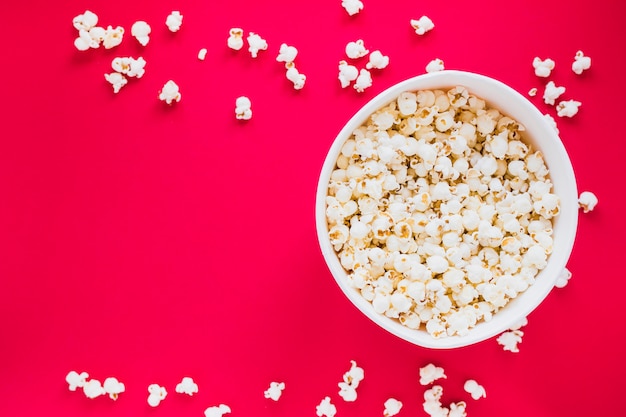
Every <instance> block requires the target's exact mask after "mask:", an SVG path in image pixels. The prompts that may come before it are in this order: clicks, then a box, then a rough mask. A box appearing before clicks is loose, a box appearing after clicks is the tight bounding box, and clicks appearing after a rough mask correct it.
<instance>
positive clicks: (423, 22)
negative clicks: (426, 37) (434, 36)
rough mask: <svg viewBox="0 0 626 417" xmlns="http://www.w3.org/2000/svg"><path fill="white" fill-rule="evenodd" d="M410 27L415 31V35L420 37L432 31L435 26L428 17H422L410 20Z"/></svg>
mask: <svg viewBox="0 0 626 417" xmlns="http://www.w3.org/2000/svg"><path fill="white" fill-rule="evenodd" d="M411 27H412V28H413V29H415V33H417V34H418V35H420V36H421V35H423V34H425V33H426V32H428V31H430V30H432V29H433V28H434V27H435V24H434V23H433V21H432V20H430V18H429V17H428V16H422V17H420V18H419V19H411Z"/></svg>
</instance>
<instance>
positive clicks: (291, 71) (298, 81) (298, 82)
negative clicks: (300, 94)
mask: <svg viewBox="0 0 626 417" xmlns="http://www.w3.org/2000/svg"><path fill="white" fill-rule="evenodd" d="M286 68H287V72H286V73H285V76H286V77H287V79H288V80H289V81H291V82H292V83H293V88H294V89H296V90H302V88H303V87H304V83H305V82H306V75H304V74H301V73H300V72H298V69H297V68H296V66H295V65H294V63H293V62H289V63H288V64H287V65H286Z"/></svg>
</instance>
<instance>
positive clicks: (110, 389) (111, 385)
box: [102, 377, 126, 400]
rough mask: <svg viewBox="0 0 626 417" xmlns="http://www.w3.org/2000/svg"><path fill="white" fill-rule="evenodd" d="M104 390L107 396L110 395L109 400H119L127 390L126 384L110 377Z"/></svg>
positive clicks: (106, 380) (103, 386)
mask: <svg viewBox="0 0 626 417" xmlns="http://www.w3.org/2000/svg"><path fill="white" fill-rule="evenodd" d="M102 388H103V389H104V392H105V393H106V394H109V398H111V399H112V400H117V398H118V397H119V395H120V394H121V393H122V392H124V391H125V390H126V387H125V386H124V384H123V383H122V382H120V381H118V380H117V378H115V377H108V378H107V379H105V380H104V384H102Z"/></svg>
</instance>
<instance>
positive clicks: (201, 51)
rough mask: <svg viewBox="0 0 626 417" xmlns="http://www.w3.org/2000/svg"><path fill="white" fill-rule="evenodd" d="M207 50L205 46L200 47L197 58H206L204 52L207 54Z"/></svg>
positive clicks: (201, 59) (202, 59)
mask: <svg viewBox="0 0 626 417" xmlns="http://www.w3.org/2000/svg"><path fill="white" fill-rule="evenodd" d="M207 52H208V51H207V49H206V48H201V49H200V50H199V51H198V59H199V60H200V61H204V59H205V58H206V54H207Z"/></svg>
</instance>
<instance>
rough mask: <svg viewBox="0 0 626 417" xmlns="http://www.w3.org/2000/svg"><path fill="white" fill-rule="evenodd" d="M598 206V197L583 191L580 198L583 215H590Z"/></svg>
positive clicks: (579, 202)
mask: <svg viewBox="0 0 626 417" xmlns="http://www.w3.org/2000/svg"><path fill="white" fill-rule="evenodd" d="M597 204H598V197H596V195H595V194H594V193H592V192H591V191H583V192H582V193H580V195H579V196H578V206H579V207H580V208H582V209H583V213H589V212H590V211H592V210H593V209H594V208H596V205H597Z"/></svg>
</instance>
